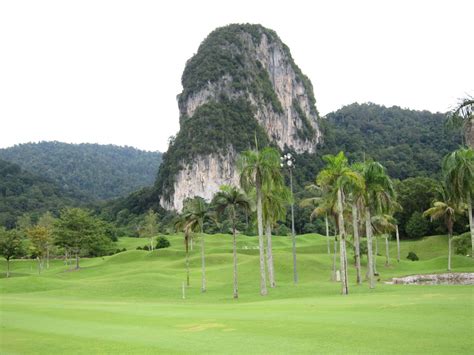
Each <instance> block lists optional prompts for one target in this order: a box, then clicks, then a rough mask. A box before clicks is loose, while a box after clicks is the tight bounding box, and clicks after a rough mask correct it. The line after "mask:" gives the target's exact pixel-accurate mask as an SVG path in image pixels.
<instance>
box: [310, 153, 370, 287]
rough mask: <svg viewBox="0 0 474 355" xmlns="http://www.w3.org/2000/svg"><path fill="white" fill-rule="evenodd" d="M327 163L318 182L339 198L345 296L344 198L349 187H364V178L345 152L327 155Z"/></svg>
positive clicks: (339, 227)
mask: <svg viewBox="0 0 474 355" xmlns="http://www.w3.org/2000/svg"><path fill="white" fill-rule="evenodd" d="M323 159H324V160H325V161H326V167H325V168H324V169H323V170H321V171H320V173H319V174H318V176H317V178H316V181H317V183H318V184H319V185H320V186H321V187H323V188H325V189H328V190H330V191H331V192H332V193H333V194H335V195H336V196H337V214H338V219H337V225H338V230H339V236H340V260H341V286H342V291H341V293H342V294H343V295H347V294H348V293H349V284H348V274H347V253H346V231H345V226H344V198H345V191H346V190H348V189H349V186H359V187H360V188H362V187H363V184H364V181H363V178H362V176H361V175H360V174H359V173H357V172H355V171H354V170H352V169H351V168H350V167H349V164H348V161H347V158H346V157H345V155H344V153H343V152H339V153H338V154H337V155H326V156H324V158H323Z"/></svg>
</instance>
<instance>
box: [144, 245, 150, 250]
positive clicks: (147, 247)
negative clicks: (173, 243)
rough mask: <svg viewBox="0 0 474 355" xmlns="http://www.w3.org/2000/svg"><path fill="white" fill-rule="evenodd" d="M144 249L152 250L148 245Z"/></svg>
mask: <svg viewBox="0 0 474 355" xmlns="http://www.w3.org/2000/svg"><path fill="white" fill-rule="evenodd" d="M142 249H143V250H150V247H149V246H148V244H147V245H145V246H144V247H143V248H142Z"/></svg>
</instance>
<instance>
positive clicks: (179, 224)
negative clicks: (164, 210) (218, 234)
mask: <svg viewBox="0 0 474 355" xmlns="http://www.w3.org/2000/svg"><path fill="white" fill-rule="evenodd" d="M186 222H187V221H186V220H185V219H184V217H183V215H179V216H178V218H177V219H176V221H175V224H174V226H175V228H176V231H183V232H184V249H185V252H186V285H187V286H188V287H189V244H190V242H192V234H191V231H190V229H189V228H188V227H187V225H186Z"/></svg>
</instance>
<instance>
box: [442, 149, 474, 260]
mask: <svg viewBox="0 0 474 355" xmlns="http://www.w3.org/2000/svg"><path fill="white" fill-rule="evenodd" d="M443 173H444V181H445V183H446V186H447V188H448V189H449V194H450V195H451V196H452V198H453V199H455V200H456V201H459V202H464V203H466V204H467V211H468V217H469V229H470V232H471V257H473V258H474V255H473V254H474V222H473V217H472V197H473V195H474V149H471V148H460V149H458V150H455V151H454V152H452V153H451V154H449V155H447V156H446V157H445V159H444V160H443Z"/></svg>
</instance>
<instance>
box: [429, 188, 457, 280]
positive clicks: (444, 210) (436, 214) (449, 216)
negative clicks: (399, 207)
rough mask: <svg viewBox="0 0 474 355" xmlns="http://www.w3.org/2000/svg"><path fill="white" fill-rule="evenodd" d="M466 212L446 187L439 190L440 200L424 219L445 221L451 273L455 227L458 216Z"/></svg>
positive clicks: (436, 201) (434, 203) (434, 202)
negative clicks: (452, 240)
mask: <svg viewBox="0 0 474 355" xmlns="http://www.w3.org/2000/svg"><path fill="white" fill-rule="evenodd" d="M463 212H464V206H462V205H460V204H459V202H458V201H456V200H455V199H454V198H453V196H452V195H450V194H449V191H448V190H447V188H446V187H445V186H442V187H441V189H439V199H437V200H435V201H433V207H431V208H429V209H427V210H426V211H425V212H424V213H423V216H424V217H430V218H431V220H432V221H433V220H437V219H444V223H445V225H446V228H447V230H448V271H451V239H452V236H453V225H454V222H455V220H456V215H461V214H462V213H463Z"/></svg>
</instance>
